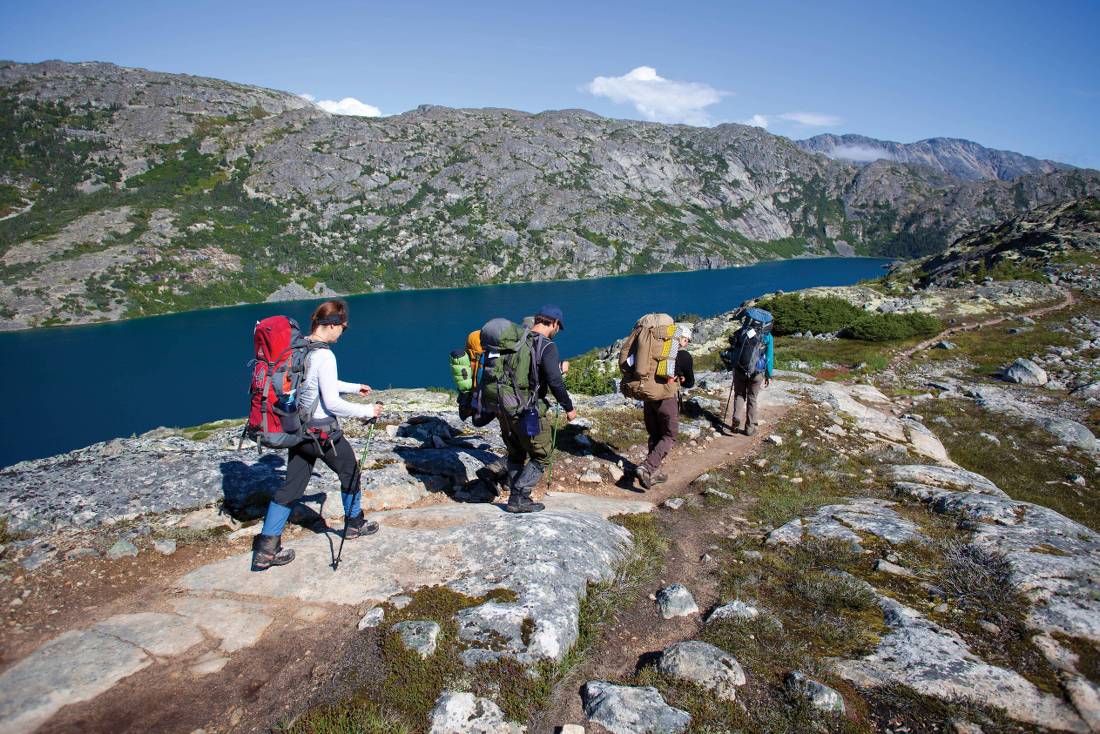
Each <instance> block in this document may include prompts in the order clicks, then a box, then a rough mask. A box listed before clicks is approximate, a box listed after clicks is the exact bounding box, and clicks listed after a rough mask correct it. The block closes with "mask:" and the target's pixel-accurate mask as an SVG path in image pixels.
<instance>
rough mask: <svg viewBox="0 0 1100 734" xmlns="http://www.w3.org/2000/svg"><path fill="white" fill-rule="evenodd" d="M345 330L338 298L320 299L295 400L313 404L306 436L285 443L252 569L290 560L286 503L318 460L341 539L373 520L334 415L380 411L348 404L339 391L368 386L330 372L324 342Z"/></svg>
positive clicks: (366, 415) (331, 360) (369, 527)
mask: <svg viewBox="0 0 1100 734" xmlns="http://www.w3.org/2000/svg"><path fill="white" fill-rule="evenodd" d="M347 329H348V305H347V304H346V303H344V302H343V301H325V302H324V303H322V304H321V305H320V306H318V307H317V310H315V311H314V312H313V318H312V321H311V324H310V335H309V337H308V338H309V339H310V340H311V341H312V342H314V345H313V346H314V347H315V348H312V349H310V350H309V358H308V362H307V366H306V370H305V378H304V379H303V381H302V385H301V388H300V390H299V391H298V401H299V402H300V403H301V404H302V405H304V406H309V405H313V406H314V407H313V410H312V411H311V412H310V413H309V415H308V419H309V420H308V423H306V428H307V430H308V433H309V436H310V438H308V439H306V440H305V441H303V442H302V443H299V444H298V445H296V446H292V447H290V454H289V456H288V457H287V465H286V480H285V481H284V482H283V486H281V487H280V488H279V490H278V491H277V492H275V495H274V496H273V497H272V499H271V502H270V504H268V507H267V515H266V516H265V518H264V524H263V529H262V530H261V531H260V534H259V535H257V536H256V538H255V540H253V542H252V570H253V571H263V570H265V569H267V568H270V567H271V566H283V565H286V564H287V563H290V562H291V561H293V560H294V551H292V550H290V549H287V548H283V547H282V544H281V542H280V538H281V536H282V533H283V527H284V526H285V525H286V521H287V519H288V518H289V517H290V508H291V505H293V504H294V503H295V502H297V501H298V500H299V499H301V497H302V495H303V494H305V491H306V486H307V485H308V484H309V478H310V476H311V474H312V473H313V465H314V464H315V463H316V462H317V460H318V459H320V460H321V461H323V462H324V463H325V465H327V466H328V467H329V468H330V469H332V470H333V471H334V472H336V475H337V476H338V477H339V478H340V497H341V499H342V500H343V504H344V539H345V540H350V539H352V538H358V537H359V536H360V535H370V534H371V533H374V532H376V531H377V530H378V523H376V522H368V521H367V520H366V518H365V517H364V516H363V510H362V508H361V506H360V503H361V499H362V492H361V490H360V487H359V462H358V460H357V459H356V457H355V450H354V449H353V448H352V447H351V444H349V443H348V441H347V439H346V438H344V434H343V432H342V431H341V430H340V421H339V418H338V417H345V418H360V419H363V420H370V419H372V418H377V417H378V416H379V415H381V413H382V404H381V403H374V404H373V405H360V404H357V403H349V402H348V401H346V400H344V399H343V398H342V397H340V395H341V393H344V394H347V393H358V394H360V395H369V394H370V393H371V388H370V385H360V384H357V383H351V382H342V381H341V380H340V379H339V378H338V377H337V373H336V355H334V354H333V353H332V350H331V349H330V348H329V345H331V344H335V343H336V341H337V340H338V339H339V338H340V337H341V336H342V335H343V333H344V332H345V331H347Z"/></svg>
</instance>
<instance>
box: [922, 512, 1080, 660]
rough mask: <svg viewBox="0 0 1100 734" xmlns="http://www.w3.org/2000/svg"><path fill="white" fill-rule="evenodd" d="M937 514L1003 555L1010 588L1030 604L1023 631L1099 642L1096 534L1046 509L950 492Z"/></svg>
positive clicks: (979, 542)
mask: <svg viewBox="0 0 1100 734" xmlns="http://www.w3.org/2000/svg"><path fill="white" fill-rule="evenodd" d="M932 509H933V510H934V511H936V512H941V513H947V514H952V515H956V516H961V517H965V518H967V519H970V520H972V521H973V524H974V528H975V529H974V535H973V538H972V541H971V542H972V543H974V544H975V545H977V546H979V547H981V548H983V549H985V550H988V551H992V552H997V553H1003V554H1004V556H1005V559H1006V560H1007V561H1008V563H1009V565H1010V566H1011V567H1012V575H1011V577H1010V579H1009V580H1010V583H1012V585H1013V586H1015V587H1017V588H1018V589H1019V590H1020V591H1021V592H1022V593H1024V594H1025V595H1026V596H1027V597H1028V598H1029V599H1030V600H1031V602H1032V605H1031V608H1030V610H1029V612H1028V626H1029V627H1031V628H1033V629H1036V630H1043V631H1046V632H1061V633H1062V634H1066V635H1070V636H1073V637H1083V638H1085V639H1089V640H1092V641H1093V642H1094V643H1100V533H1096V532H1095V531H1093V530H1091V529H1089V528H1087V527H1085V526H1084V525H1081V524H1080V523H1077V522H1074V521H1073V520H1070V519H1069V518H1067V517H1066V516H1064V515H1062V514H1059V513H1057V512H1055V511H1054V510H1051V509H1049V508H1047V507H1042V506H1040V505H1034V504H1031V503H1030V502H1017V501H1016V500H1011V499H1008V498H1005V497H995V496H989V495H982V494H975V493H972V492H955V493H949V494H943V495H940V496H938V497H937V498H936V499H935V500H934V501H933V502H932Z"/></svg>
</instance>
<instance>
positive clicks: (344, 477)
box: [272, 434, 359, 506]
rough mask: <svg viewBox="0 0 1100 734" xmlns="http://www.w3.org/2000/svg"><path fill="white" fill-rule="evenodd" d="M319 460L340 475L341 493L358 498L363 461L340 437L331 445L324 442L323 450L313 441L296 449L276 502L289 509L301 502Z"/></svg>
mask: <svg viewBox="0 0 1100 734" xmlns="http://www.w3.org/2000/svg"><path fill="white" fill-rule="evenodd" d="M318 459H320V460H321V461H323V462H325V466H327V467H328V468H329V469H332V470H333V471H334V472H336V476H338V477H339V478H340V491H341V492H343V493H345V494H355V493H357V492H358V491H359V460H358V459H356V458H355V449H353V448H352V447H351V444H350V443H348V442H347V439H345V438H344V436H343V434H340V435H338V436H337V437H336V438H333V439H331V440H329V441H321V442H320V447H319V448H318V444H317V443H315V442H313V441H306V442H304V443H300V444H298V445H297V446H294V447H292V448H291V449H290V454H289V456H288V457H287V462H286V481H284V482H283V486H281V487H279V490H278V491H277V492H275V496H274V497H273V498H272V499H273V500H274V501H275V502H277V503H279V504H280V505H287V506H289V505H290V504H292V503H293V502H297V501H298V500H300V499H301V498H302V495H304V494H305V493H306V487H307V486H308V485H309V478H310V477H311V476H312V475H313V465H314V464H316V463H317V460H318Z"/></svg>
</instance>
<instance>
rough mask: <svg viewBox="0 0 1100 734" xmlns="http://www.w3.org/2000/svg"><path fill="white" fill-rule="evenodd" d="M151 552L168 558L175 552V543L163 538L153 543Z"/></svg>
mask: <svg viewBox="0 0 1100 734" xmlns="http://www.w3.org/2000/svg"><path fill="white" fill-rule="evenodd" d="M153 550H155V551H156V552H157V553H160V554H161V555H162V556H170V555H172V554H173V553H175V552H176V541H174V540H172V539H171V538H163V539H160V540H154V541H153Z"/></svg>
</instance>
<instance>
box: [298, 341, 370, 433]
mask: <svg viewBox="0 0 1100 734" xmlns="http://www.w3.org/2000/svg"><path fill="white" fill-rule="evenodd" d="M318 387H319V388H320V395H321V399H320V400H317V405H316V407H315V408H314V409H313V419H314V420H324V419H326V418H331V417H335V416H342V417H345V418H374V417H375V416H374V405H360V404H358V403H349V402H348V401H347V400H344V399H343V398H342V397H340V395H341V393H358V392H359V383H357V382H343V381H342V380H340V379H339V378H338V377H337V376H336V355H335V354H333V353H332V350H331V349H315V350H314V351H312V352H310V354H309V364H308V365H307V367H306V376H305V380H303V381H302V387H301V389H300V390H299V391H298V402H299V404H301V405H309V404H310V403H311V402H313V401H314V400H315V399H316V398H317V394H318Z"/></svg>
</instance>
